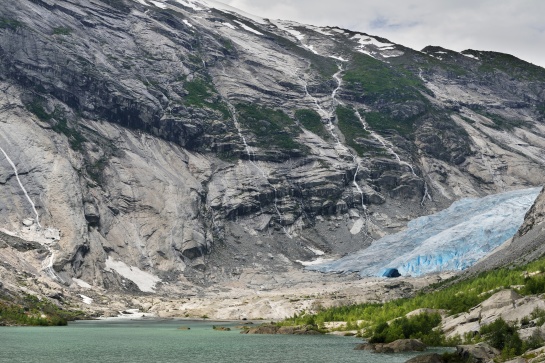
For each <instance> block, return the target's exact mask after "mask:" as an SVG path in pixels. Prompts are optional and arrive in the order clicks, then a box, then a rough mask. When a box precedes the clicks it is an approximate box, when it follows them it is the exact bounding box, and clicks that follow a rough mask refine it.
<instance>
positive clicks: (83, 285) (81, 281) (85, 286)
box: [72, 278, 92, 289]
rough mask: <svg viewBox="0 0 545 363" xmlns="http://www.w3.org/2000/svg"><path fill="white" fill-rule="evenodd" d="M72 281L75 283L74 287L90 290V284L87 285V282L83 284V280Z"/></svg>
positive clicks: (74, 279) (73, 279)
mask: <svg viewBox="0 0 545 363" xmlns="http://www.w3.org/2000/svg"><path fill="white" fill-rule="evenodd" d="M72 281H74V282H75V283H76V285H78V286H79V287H81V288H84V289H90V288H92V286H91V285H90V284H88V283H87V282H85V281H83V280H80V279H76V278H72Z"/></svg>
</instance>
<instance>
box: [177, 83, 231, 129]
mask: <svg viewBox="0 0 545 363" xmlns="http://www.w3.org/2000/svg"><path fill="white" fill-rule="evenodd" d="M184 88H185V89H186V91H187V92H188V95H187V97H186V99H185V103H186V104H187V105H191V106H196V107H199V108H205V107H207V108H211V109H213V110H217V111H219V112H221V114H222V115H223V118H224V119H227V118H229V116H230V113H229V110H228V108H227V106H226V105H225V104H224V103H223V102H221V101H220V100H219V96H217V91H216V89H215V88H214V85H213V84H212V83H211V82H205V81H204V80H201V79H194V80H192V81H190V82H186V83H185V84H184Z"/></svg>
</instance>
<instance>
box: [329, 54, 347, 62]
mask: <svg viewBox="0 0 545 363" xmlns="http://www.w3.org/2000/svg"><path fill="white" fill-rule="evenodd" d="M329 58H333V59H336V60H339V61H341V62H348V59H344V58H343V57H341V56H336V55H330V56H329Z"/></svg>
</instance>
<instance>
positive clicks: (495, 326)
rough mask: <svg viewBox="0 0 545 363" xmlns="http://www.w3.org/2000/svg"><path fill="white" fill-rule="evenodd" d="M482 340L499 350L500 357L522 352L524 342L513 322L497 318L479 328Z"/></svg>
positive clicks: (508, 356)
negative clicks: (509, 322)
mask: <svg viewBox="0 0 545 363" xmlns="http://www.w3.org/2000/svg"><path fill="white" fill-rule="evenodd" d="M479 333H480V334H481V336H482V338H483V339H484V341H486V342H487V343H488V344H490V345H491V346H493V347H494V348H496V349H499V350H500V351H501V355H502V358H504V359H507V358H511V357H515V356H517V355H520V354H522V353H523V352H524V348H525V346H524V344H523V342H522V339H520V336H519V334H518V332H517V330H516V328H515V326H514V325H513V324H508V323H507V322H506V321H505V320H503V319H502V318H498V319H497V320H496V321H494V322H493V323H491V324H488V325H484V326H482V327H481V329H480V330H479Z"/></svg>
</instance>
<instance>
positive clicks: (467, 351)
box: [456, 343, 500, 363]
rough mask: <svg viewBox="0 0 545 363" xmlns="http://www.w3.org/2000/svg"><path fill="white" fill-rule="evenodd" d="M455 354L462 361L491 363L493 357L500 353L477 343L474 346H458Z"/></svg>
mask: <svg viewBox="0 0 545 363" xmlns="http://www.w3.org/2000/svg"><path fill="white" fill-rule="evenodd" d="M456 353H457V354H458V355H459V356H460V357H461V358H462V360H464V361H468V362H472V363H487V362H492V361H493V360H494V357H496V356H498V355H499V354H500V351H499V350H497V349H496V348H493V347H491V346H490V345H488V344H486V343H477V344H474V345H458V346H457V347H456Z"/></svg>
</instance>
